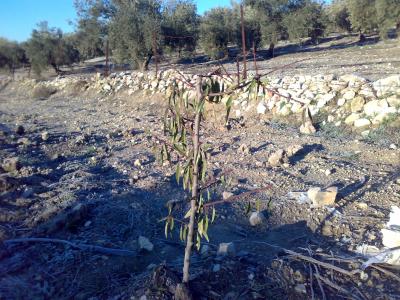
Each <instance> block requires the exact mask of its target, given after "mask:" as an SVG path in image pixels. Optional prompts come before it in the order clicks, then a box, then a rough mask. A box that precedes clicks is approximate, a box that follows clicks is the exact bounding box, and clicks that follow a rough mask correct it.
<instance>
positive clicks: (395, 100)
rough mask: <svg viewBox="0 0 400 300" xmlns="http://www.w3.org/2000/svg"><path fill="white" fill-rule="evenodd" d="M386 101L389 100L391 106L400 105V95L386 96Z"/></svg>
mask: <svg viewBox="0 0 400 300" xmlns="http://www.w3.org/2000/svg"><path fill="white" fill-rule="evenodd" d="M386 101H387V102H388V104H389V106H391V107H397V108H399V107H400V96H397V95H392V96H390V97H388V98H386Z"/></svg>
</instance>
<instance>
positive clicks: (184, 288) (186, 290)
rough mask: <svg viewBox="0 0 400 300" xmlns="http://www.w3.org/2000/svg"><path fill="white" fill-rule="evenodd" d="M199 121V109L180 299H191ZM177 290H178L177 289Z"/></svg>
mask: <svg viewBox="0 0 400 300" xmlns="http://www.w3.org/2000/svg"><path fill="white" fill-rule="evenodd" d="M196 92H197V101H198V105H200V103H201V102H202V101H204V99H203V96H202V93H201V77H199V78H198V81H197V86H196ZM200 122H201V111H197V112H196V116H195V119H194V127H193V162H194V163H193V179H192V199H191V200H190V220H189V227H188V236H187V242H186V248H185V258H184V261H183V278H182V285H180V288H179V289H177V293H176V295H175V296H176V298H177V299H180V297H182V296H181V294H182V295H185V297H186V298H185V300H189V299H191V296H190V290H189V287H188V284H189V268H190V255H191V253H192V247H193V239H194V234H195V228H194V226H195V221H196V212H197V202H198V198H199V164H198V162H197V161H198V160H197V156H198V155H199V148H200V141H199V133H200ZM178 290H179V291H178Z"/></svg>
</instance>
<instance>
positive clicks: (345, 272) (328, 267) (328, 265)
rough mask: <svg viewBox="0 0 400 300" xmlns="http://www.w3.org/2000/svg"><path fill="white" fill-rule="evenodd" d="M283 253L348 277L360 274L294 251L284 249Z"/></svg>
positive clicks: (357, 271)
mask: <svg viewBox="0 0 400 300" xmlns="http://www.w3.org/2000/svg"><path fill="white" fill-rule="evenodd" d="M282 249H283V248H282ZM283 251H284V252H285V253H287V254H289V255H292V256H294V257H297V258H299V259H302V260H305V261H308V262H310V263H313V264H316V265H319V266H321V267H324V268H326V269H331V270H334V271H336V272H339V273H342V274H344V275H347V276H349V277H353V276H354V275H355V274H357V273H359V272H360V271H359V270H354V271H347V270H345V269H342V268H340V267H336V266H334V265H332V264H328V263H326V262H322V261H319V260H317V259H315V258H312V257H309V256H305V255H303V254H300V253H297V252H294V251H292V250H287V249H283Z"/></svg>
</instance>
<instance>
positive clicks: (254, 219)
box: [249, 211, 265, 226]
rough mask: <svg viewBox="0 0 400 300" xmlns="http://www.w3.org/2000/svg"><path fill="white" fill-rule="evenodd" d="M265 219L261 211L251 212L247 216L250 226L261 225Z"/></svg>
mask: <svg viewBox="0 0 400 300" xmlns="http://www.w3.org/2000/svg"><path fill="white" fill-rule="evenodd" d="M264 221H265V217H264V215H263V214H262V213H261V212H258V211H255V212H252V213H251V215H250V218H249V222H250V225H251V226H257V225H261V224H262V223H263V222H264Z"/></svg>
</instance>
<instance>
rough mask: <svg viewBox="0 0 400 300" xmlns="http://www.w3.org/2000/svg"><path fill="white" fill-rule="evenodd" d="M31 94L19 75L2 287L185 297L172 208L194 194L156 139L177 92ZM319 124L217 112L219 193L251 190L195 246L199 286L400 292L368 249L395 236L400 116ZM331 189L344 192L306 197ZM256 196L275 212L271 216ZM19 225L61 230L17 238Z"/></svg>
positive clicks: (1, 146) (240, 290) (4, 117)
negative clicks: (317, 200)
mask: <svg viewBox="0 0 400 300" xmlns="http://www.w3.org/2000/svg"><path fill="white" fill-rule="evenodd" d="M28 94H29V93H27V94H24V93H23V91H21V90H20V89H19V86H18V83H11V84H9V85H8V86H6V87H4V88H3V89H2V90H1V92H0V126H1V127H0V130H1V134H0V157H1V161H2V169H1V173H0V189H1V194H0V195H1V200H0V201H1V205H0V240H1V241H2V244H1V245H0V298H4V299H49V298H50V299H71V298H73V299H142V300H143V299H170V298H171V297H172V296H171V295H172V294H173V292H174V288H175V286H176V283H177V282H178V281H179V278H180V276H181V269H182V264H183V246H184V245H183V244H182V243H181V242H180V240H179V227H178V226H176V227H177V228H176V229H175V230H176V232H175V233H174V234H173V235H172V236H170V237H168V239H167V238H166V237H165V235H164V225H165V224H164V222H160V220H161V219H162V218H164V217H165V216H166V215H167V214H168V210H167V208H166V207H165V204H166V203H167V202H168V201H170V200H176V199H182V198H184V197H185V196H186V195H185V193H184V192H183V191H182V186H181V185H178V184H177V183H176V180H175V174H174V172H175V170H174V167H173V166H169V165H161V163H160V162H159V161H158V160H157V159H156V155H155V152H154V151H153V146H154V137H157V136H161V135H162V117H163V111H164V110H163V108H164V105H165V101H163V98H162V96H161V95H157V94H156V95H152V96H148V95H146V94H145V93H143V92H141V91H136V92H134V93H132V94H131V95H128V93H125V92H121V93H118V94H114V95H109V96H105V95H104V94H103V95H102V94H93V93H90V92H82V93H74V94H71V93H70V94H67V93H61V92H56V93H55V94H53V95H51V96H50V97H49V98H47V99H46V100H38V99H32V97H29V96H27V95H28ZM315 121H316V122H317V123H316V124H315V126H316V128H317V132H316V133H315V134H311V135H302V134H300V133H299V130H298V128H299V125H300V120H299V119H298V117H297V116H296V115H292V116H289V117H278V116H273V115H271V114H268V113H267V114H264V115H257V114H256V113H255V112H248V113H246V114H244V115H242V116H241V117H240V118H235V117H233V118H232V119H231V121H230V126H229V130H228V129H227V128H225V127H221V126H220V124H219V123H218V121H216V122H214V119H213V117H212V116H209V117H208V122H207V124H206V125H205V127H204V128H203V132H202V136H203V138H204V140H205V141H206V142H207V143H208V144H210V146H211V149H210V151H209V153H210V160H209V162H210V166H209V168H210V173H214V174H218V173H219V172H221V171H225V172H227V173H228V175H229V176H228V177H229V178H230V179H231V183H230V184H229V185H226V186H224V187H219V188H217V189H216V190H215V192H214V194H213V198H215V199H219V198H223V197H225V198H226V197H229V195H230V194H229V193H232V194H233V195H240V194H242V193H245V194H244V196H243V197H240V200H239V201H235V202H234V203H232V204H228V203H225V204H222V205H220V206H219V207H217V219H216V222H215V223H214V224H212V225H211V227H210V232H209V236H210V242H209V243H207V242H206V241H204V242H203V243H202V245H203V246H202V248H201V251H200V252H196V253H195V254H194V255H193V261H192V269H191V274H192V276H191V288H192V290H193V292H194V294H195V296H196V298H197V299H270V298H272V299H293V298H300V299H308V298H311V299H312V298H314V299H337V298H354V299H399V294H400V290H399V280H400V279H399V276H400V272H399V270H398V267H397V269H396V267H394V266H393V265H381V264H379V265H372V266H369V267H367V268H365V269H364V268H362V264H363V263H364V262H365V261H366V260H367V258H366V257H365V256H363V255H361V254H360V253H359V252H360V251H359V249H360V246H361V247H362V246H363V245H364V246H365V245H370V246H376V247H377V248H379V249H382V247H383V244H382V232H381V229H382V228H384V226H385V224H386V223H387V221H388V220H389V214H390V211H391V207H392V206H399V202H400V149H399V148H400V133H399V131H398V128H396V127H390V126H388V125H387V124H385V126H383V125H382V126H381V127H379V128H377V129H375V130H374V131H373V132H374V134H370V135H369V136H368V137H363V136H361V135H360V132H359V131H356V130H353V129H351V128H350V127H346V126H343V127H335V126H327V125H322V123H318V120H315ZM294 150H296V151H294ZM283 151H285V152H283ZM282 153H287V154H288V155H283V156H281V154H282ZM274 158H276V159H274ZM331 186H335V187H337V189H338V194H337V196H336V197H335V198H336V199H335V201H334V203H328V205H322V206H320V207H318V206H315V205H312V203H310V201H309V200H308V198H307V197H306V195H307V191H309V190H310V189H311V188H315V187H320V188H326V187H331ZM254 190H256V191H257V192H255V193H249V191H254ZM248 202H250V203H251V204H253V205H252V209H251V210H252V212H257V211H260V212H261V213H262V215H261V218H260V219H259V220H258V222H256V223H257V225H256V226H252V225H251V224H250V221H249V215H248V214H246V207H247V203H248ZM257 203H259V204H258V205H257ZM256 206H258V209H256ZM179 209H180V210H182V211H184V210H185V208H179ZM253 221H254V219H252V222H253ZM253 225H254V224H253ZM19 238H47V239H51V241H49V240H36V241H31V242H29V243H28V242H22V241H21V240H19V241H14V242H10V240H13V239H14V240H15V239H19ZM7 241H8V242H7ZM66 241H67V242H69V244H66ZM221 243H229V244H222V245H221ZM87 245H90V246H87ZM91 246H97V248H94V247H91ZM99 247H102V248H99ZM223 248H226V249H225V250H226V251H225V252H226V253H221V252H224V251H223V250H224V249H223ZM109 249H113V250H114V251H112V253H110V251H108V250H109ZM115 249H124V250H126V251H123V253H122V252H118V253H116V251H115ZM116 254H119V255H116ZM121 254H124V256H121Z"/></svg>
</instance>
